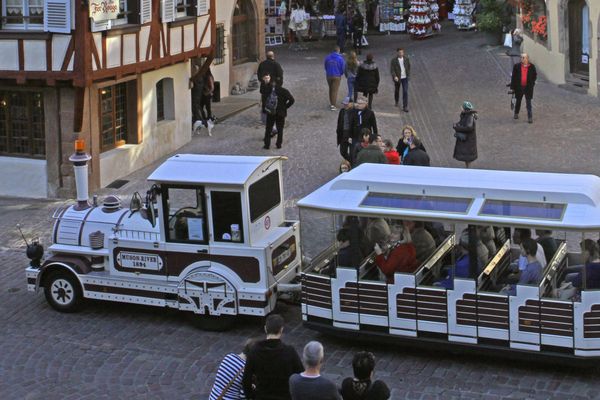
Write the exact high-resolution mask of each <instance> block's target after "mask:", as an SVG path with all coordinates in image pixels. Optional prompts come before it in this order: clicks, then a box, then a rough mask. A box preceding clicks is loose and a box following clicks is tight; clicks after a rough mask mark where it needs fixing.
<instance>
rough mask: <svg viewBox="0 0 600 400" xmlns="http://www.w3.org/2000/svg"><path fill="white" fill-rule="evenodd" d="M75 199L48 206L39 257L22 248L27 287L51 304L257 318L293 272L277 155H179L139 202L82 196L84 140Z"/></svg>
mask: <svg viewBox="0 0 600 400" xmlns="http://www.w3.org/2000/svg"><path fill="white" fill-rule="evenodd" d="M77 146H78V151H77V152H76V153H75V154H74V155H73V156H72V157H71V160H72V161H73V162H74V164H75V171H76V178H77V189H78V196H77V197H78V201H77V203H75V204H71V205H68V206H66V207H63V208H61V209H59V210H57V211H56V212H55V214H54V218H55V224H54V230H53V233H52V245H51V246H50V247H49V248H48V252H47V254H46V257H44V254H43V249H41V246H40V245H38V244H31V245H29V246H28V255H29V256H30V258H31V259H32V261H31V263H30V265H29V266H28V267H27V269H26V276H27V284H28V285H27V286H28V289H29V290H30V291H37V290H38V289H40V288H43V289H44V292H45V296H46V299H47V301H48V303H49V304H50V305H51V306H52V307H53V308H55V309H56V310H58V311H63V312H71V311H75V310H77V309H78V308H80V306H81V305H82V301H83V300H84V299H99V300H108V301H115V302H123V303H136V304H145V305H150V306H158V307H169V308H175V309H179V310H183V311H190V312H193V313H195V314H197V315H198V318H197V320H198V322H199V324H200V325H201V326H203V327H205V328H209V329H210V328H214V329H221V328H224V327H226V326H228V325H229V324H230V323H231V321H232V319H233V317H235V316H236V315H255V316H265V315H267V314H268V313H269V312H271V310H273V308H274V307H275V303H276V301H277V298H278V296H279V295H280V293H281V292H283V291H285V290H286V288H287V287H288V286H290V287H293V286H294V285H288V284H289V283H290V282H291V281H292V280H293V279H295V278H296V276H297V275H298V273H299V268H300V247H299V223H298V221H288V220H285V218H284V202H283V192H282V163H283V160H284V158H282V157H235V156H212V155H189V154H180V155H176V156H173V157H171V158H169V159H168V160H166V161H165V162H164V163H163V164H162V165H160V166H159V167H158V168H157V169H156V170H155V171H154V172H153V173H152V174H151V175H150V176H149V178H148V180H149V181H150V183H151V189H150V190H149V191H148V193H147V194H146V198H145V201H144V200H143V199H142V198H141V196H140V195H139V194H137V193H136V194H135V195H134V196H133V197H132V200H131V203H130V205H129V207H123V206H122V205H121V204H120V200H119V198H117V197H116V196H108V197H106V198H105V199H104V201H103V202H102V204H97V201H96V200H94V204H89V202H88V198H87V184H86V178H87V161H89V159H90V158H89V156H87V155H86V154H85V153H84V152H83V144H82V143H80V142H78V143H77Z"/></svg>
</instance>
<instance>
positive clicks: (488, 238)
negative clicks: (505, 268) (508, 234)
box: [477, 225, 498, 261]
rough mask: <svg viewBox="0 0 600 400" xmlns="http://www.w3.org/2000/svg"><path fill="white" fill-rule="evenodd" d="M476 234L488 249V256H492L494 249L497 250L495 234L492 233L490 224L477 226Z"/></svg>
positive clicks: (494, 252) (492, 229)
mask: <svg viewBox="0 0 600 400" xmlns="http://www.w3.org/2000/svg"><path fill="white" fill-rule="evenodd" d="M477 234H478V235H479V238H480V239H481V243H483V245H484V246H485V247H486V248H487V250H488V258H491V257H493V256H494V254H496V251H497V250H498V249H497V248H496V242H495V239H496V234H495V233H494V228H493V227H492V226H491V225H488V226H478V227H477ZM488 261H489V259H488Z"/></svg>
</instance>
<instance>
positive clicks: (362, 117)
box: [352, 97, 379, 143]
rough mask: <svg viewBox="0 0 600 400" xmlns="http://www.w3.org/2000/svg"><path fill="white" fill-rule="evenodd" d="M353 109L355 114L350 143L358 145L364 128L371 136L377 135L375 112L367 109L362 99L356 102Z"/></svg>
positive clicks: (364, 100)
mask: <svg viewBox="0 0 600 400" xmlns="http://www.w3.org/2000/svg"><path fill="white" fill-rule="evenodd" d="M354 109H355V111H356V112H355V114H354V119H353V122H352V142H353V143H360V141H361V140H362V132H363V130H364V129H365V128H367V129H368V130H369V132H371V133H372V134H375V135H377V134H379V131H378V130H377V118H376V117H375V112H374V111H373V110H370V109H369V108H367V100H366V99H365V98H364V97H360V98H358V99H357V100H356V103H355V104H354Z"/></svg>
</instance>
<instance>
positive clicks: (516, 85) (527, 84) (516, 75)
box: [510, 53, 537, 124]
mask: <svg viewBox="0 0 600 400" xmlns="http://www.w3.org/2000/svg"><path fill="white" fill-rule="evenodd" d="M536 80H537V70H536V69H535V65H533V64H532V63H530V62H529V55H527V53H523V54H521V62H520V63H518V64H515V65H514V66H513V70H512V77H511V79H510V88H511V89H512V90H513V91H514V92H515V97H516V100H517V101H516V103H515V114H514V119H519V111H520V110H521V101H522V100H523V96H525V106H526V107H527V122H529V123H530V124H531V123H533V109H532V105H531V100H532V99H533V87H534V86H535V81H536Z"/></svg>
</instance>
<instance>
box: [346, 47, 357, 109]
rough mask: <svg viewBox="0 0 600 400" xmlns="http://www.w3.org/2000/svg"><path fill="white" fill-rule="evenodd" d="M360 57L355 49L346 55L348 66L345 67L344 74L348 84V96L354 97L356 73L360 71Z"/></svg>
mask: <svg viewBox="0 0 600 400" xmlns="http://www.w3.org/2000/svg"><path fill="white" fill-rule="evenodd" d="M358 65H359V61H358V57H356V52H355V51H350V52H349V53H348V55H347V56H346V67H345V68H344V76H345V77H346V83H347V84H348V98H349V99H354V85H355V83H356V73H357V72H358Z"/></svg>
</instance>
